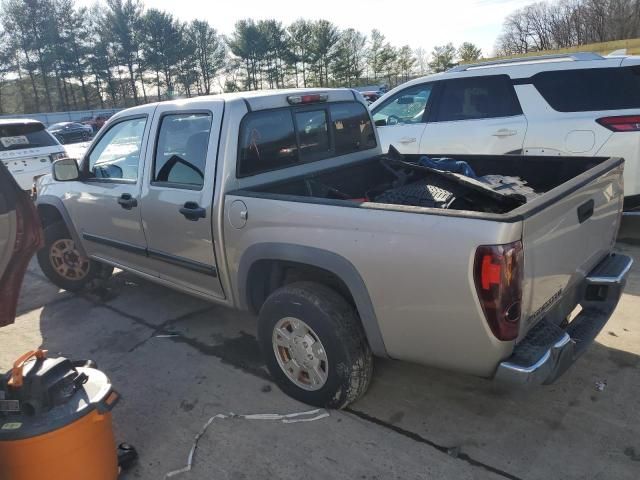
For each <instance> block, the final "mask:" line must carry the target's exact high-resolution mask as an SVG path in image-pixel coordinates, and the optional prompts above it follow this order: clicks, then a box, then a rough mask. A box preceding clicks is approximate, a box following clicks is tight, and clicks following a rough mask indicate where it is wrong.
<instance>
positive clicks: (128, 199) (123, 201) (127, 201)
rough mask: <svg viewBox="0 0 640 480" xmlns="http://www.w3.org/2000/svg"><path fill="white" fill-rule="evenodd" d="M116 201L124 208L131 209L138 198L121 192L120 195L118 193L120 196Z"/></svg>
mask: <svg viewBox="0 0 640 480" xmlns="http://www.w3.org/2000/svg"><path fill="white" fill-rule="evenodd" d="M118 203H119V204H120V206H121V207H122V208H124V209H125V210H131V209H132V208H133V207H137V206H138V200H136V199H135V198H133V197H132V196H131V194H130V193H123V194H122V195H120V198H118Z"/></svg>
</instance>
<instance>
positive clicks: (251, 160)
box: [237, 102, 377, 177]
mask: <svg viewBox="0 0 640 480" xmlns="http://www.w3.org/2000/svg"><path fill="white" fill-rule="evenodd" d="M376 145H377V144H376V137H375V132H374V130H373V127H372V125H371V120H370V118H369V114H368V112H367V109H366V108H365V107H364V105H362V104H361V103H356V102H344V103H330V104H324V105H322V104H321V105H317V106H316V105H314V106H313V107H301V108H281V109H277V110H265V111H258V112H251V113H248V114H247V115H246V116H245V117H244V119H243V120H242V125H241V127H240V141H239V149H238V150H239V158H238V172H237V175H238V177H246V176H249V175H255V174H257V173H262V172H268V171H271V170H278V169H281V168H286V167H289V166H291V165H296V164H299V163H308V162H315V161H318V160H322V159H325V158H329V157H333V156H339V155H346V154H348V153H353V152H357V151H360V150H368V149H371V148H375V147H376Z"/></svg>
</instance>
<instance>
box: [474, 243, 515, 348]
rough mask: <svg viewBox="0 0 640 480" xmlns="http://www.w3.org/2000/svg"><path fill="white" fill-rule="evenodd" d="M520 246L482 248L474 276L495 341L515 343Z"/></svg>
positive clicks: (477, 253)
mask: <svg viewBox="0 0 640 480" xmlns="http://www.w3.org/2000/svg"><path fill="white" fill-rule="evenodd" d="M523 260H524V255H523V252H522V242H520V241H517V242H513V243H509V244H506V245H482V246H480V247H478V249H477V250H476V258H475V263H474V266H473V275H474V280H475V284H476V291H477V292H478V298H479V300H480V304H481V305H482V311H483V312H484V316H485V318H486V319H487V323H488V324H489V327H490V328H491V331H492V332H493V334H494V335H495V337H496V338H497V339H498V340H514V339H515V338H517V337H518V331H519V330H520V314H521V303H522V274H523Z"/></svg>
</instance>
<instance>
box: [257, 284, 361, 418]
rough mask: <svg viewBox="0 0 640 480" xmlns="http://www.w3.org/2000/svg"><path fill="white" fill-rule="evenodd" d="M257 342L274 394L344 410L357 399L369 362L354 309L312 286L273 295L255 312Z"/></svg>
mask: <svg viewBox="0 0 640 480" xmlns="http://www.w3.org/2000/svg"><path fill="white" fill-rule="evenodd" d="M258 340H259V342H260V346H261V348H262V351H263V354H264V356H265V360H266V364H267V367H268V368H269V372H270V373H271V375H272V376H273V378H274V380H275V382H276V383H277V384H278V386H279V387H280V389H281V390H282V391H283V392H285V393H286V394H287V395H289V396H291V397H293V398H295V399H297V400H300V401H302V402H304V403H308V404H310V405H314V406H318V407H326V408H344V407H346V406H347V405H349V404H350V403H351V402H353V401H355V400H356V399H358V398H359V397H360V396H362V395H363V394H364V393H365V392H366V391H367V388H368V386H369V382H370V380H371V376H372V373H373V356H372V354H371V349H370V348H369V344H368V343H367V340H366V337H365V334H364V331H363V329H362V325H361V323H360V319H359V318H358V315H357V314H356V311H355V309H354V308H353V307H352V306H351V305H350V304H349V303H348V302H347V301H346V300H345V299H344V298H343V297H342V296H340V295H339V294H338V293H336V292H335V291H333V290H331V289H330V288H328V287H326V286H324V285H321V284H318V283H314V282H297V283H292V284H289V285H286V286H284V287H282V288H280V289H279V290H276V291H275V292H273V293H272V294H271V295H270V296H269V298H267V300H266V301H265V303H264V305H263V306H262V308H261V310H260V322H259V325H258Z"/></svg>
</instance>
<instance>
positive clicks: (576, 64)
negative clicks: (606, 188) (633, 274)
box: [371, 53, 640, 211]
mask: <svg viewBox="0 0 640 480" xmlns="http://www.w3.org/2000/svg"><path fill="white" fill-rule="evenodd" d="M371 110H372V113H373V118H374V121H375V123H376V125H377V127H378V132H379V135H380V143H381V145H382V149H383V151H386V150H387V149H388V148H389V145H394V146H395V147H396V148H397V149H398V150H399V151H400V152H401V153H405V154H425V155H436V156H437V155H452V154H491V155H493V154H499V155H503V154H524V155H580V156H617V157H623V158H624V159H625V160H626V163H625V167H624V168H625V173H624V179H625V210H626V211H630V210H638V211H640V165H639V163H640V56H609V57H603V56H601V55H597V54H595V53H576V54H565V55H546V56H539V57H525V58H519V59H507V60H502V61H493V62H486V63H480V64H475V65H461V66H458V67H455V68H453V69H451V70H449V71H447V72H444V73H439V74H434V75H429V76H426V77H422V78H419V79H416V80H412V81H410V82H407V83H405V84H403V85H400V86H398V87H396V88H394V89H393V90H391V91H390V92H389V93H387V94H386V95H384V96H383V97H381V98H380V99H379V100H377V101H376V102H375V103H373V104H372V105H371Z"/></svg>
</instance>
